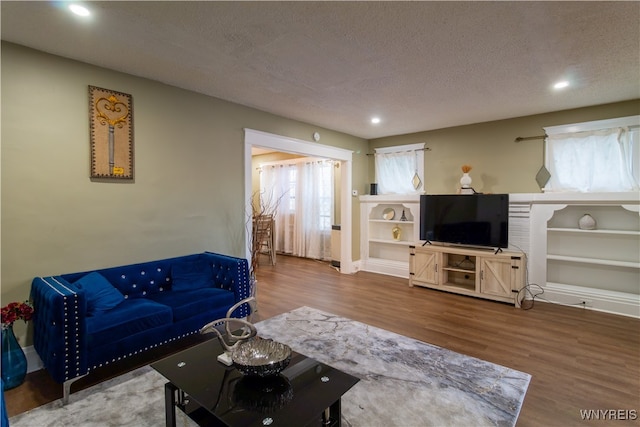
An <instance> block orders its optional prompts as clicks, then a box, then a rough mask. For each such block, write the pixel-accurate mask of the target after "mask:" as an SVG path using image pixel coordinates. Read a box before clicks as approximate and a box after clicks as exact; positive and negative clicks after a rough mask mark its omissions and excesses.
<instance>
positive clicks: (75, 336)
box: [31, 276, 88, 383]
mask: <svg viewBox="0 0 640 427" xmlns="http://www.w3.org/2000/svg"><path fill="white" fill-rule="evenodd" d="M31 300H32V301H33V305H34V314H33V331H34V333H33V346H34V348H35V350H36V352H37V353H38V355H39V356H40V358H41V359H42V362H43V363H44V366H45V368H46V369H47V371H49V373H50V374H51V376H52V377H53V379H54V380H55V381H56V382H58V383H63V382H65V381H68V380H70V379H73V378H76V377H79V376H82V375H85V374H86V373H87V372H88V366H87V357H86V356H87V324H86V314H87V302H86V298H85V293H84V291H82V290H79V289H78V288H76V287H75V286H73V285H72V284H70V283H69V282H68V281H66V280H65V279H63V278H62V277H60V276H48V277H36V278H35V279H33V282H32V283H31Z"/></svg>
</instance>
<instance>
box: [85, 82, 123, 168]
mask: <svg viewBox="0 0 640 427" xmlns="http://www.w3.org/2000/svg"><path fill="white" fill-rule="evenodd" d="M89 121H90V140H91V178H101V179H120V180H132V179H133V100H132V97H131V95H129V94H126V93H122V92H116V91H114V90H109V89H103V88H99V87H95V86H89Z"/></svg>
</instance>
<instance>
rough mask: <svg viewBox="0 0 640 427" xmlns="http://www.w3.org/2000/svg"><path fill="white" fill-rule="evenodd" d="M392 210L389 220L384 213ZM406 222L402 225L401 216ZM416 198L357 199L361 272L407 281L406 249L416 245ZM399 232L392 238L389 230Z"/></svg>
mask: <svg viewBox="0 0 640 427" xmlns="http://www.w3.org/2000/svg"><path fill="white" fill-rule="evenodd" d="M389 209H392V210H393V212H394V215H393V218H392V219H385V217H384V212H385V211H387V210H389ZM403 211H404V215H405V218H406V220H405V221H403V220H402V219H401V218H402V213H403ZM419 212H420V196H419V195H415V196H407V195H403V196H398V195H387V196H361V197H360V223H361V230H362V232H361V233H360V237H361V241H360V253H361V266H360V269H361V270H364V271H371V272H374V273H382V274H388V275H391V276H398V277H405V278H409V246H411V245H414V244H415V242H417V241H418V238H419V233H420V224H419V222H418V221H419V219H418V216H419ZM395 227H398V228H399V229H400V230H401V232H400V235H399V237H398V236H396V237H398V238H394V233H393V229H394V228H395Z"/></svg>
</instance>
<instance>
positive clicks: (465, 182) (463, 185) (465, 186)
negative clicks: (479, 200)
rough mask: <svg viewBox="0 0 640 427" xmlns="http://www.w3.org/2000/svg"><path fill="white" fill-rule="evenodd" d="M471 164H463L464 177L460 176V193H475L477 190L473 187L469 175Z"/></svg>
mask: <svg viewBox="0 0 640 427" xmlns="http://www.w3.org/2000/svg"><path fill="white" fill-rule="evenodd" d="M469 171H471V165H462V178H460V194H474V193H475V190H474V189H473V187H471V182H472V180H471V177H470V176H469Z"/></svg>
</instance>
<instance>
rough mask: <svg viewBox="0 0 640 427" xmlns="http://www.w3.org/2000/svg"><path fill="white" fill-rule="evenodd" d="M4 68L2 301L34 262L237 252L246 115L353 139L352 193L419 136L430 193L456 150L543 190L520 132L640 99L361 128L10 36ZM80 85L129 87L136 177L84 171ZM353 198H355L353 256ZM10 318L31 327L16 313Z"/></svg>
mask: <svg viewBox="0 0 640 427" xmlns="http://www.w3.org/2000/svg"><path fill="white" fill-rule="evenodd" d="M1 78H2V88H1V89H2V100H1V108H2V110H1V113H2V117H1V119H2V123H1V124H2V128H1V135H0V136H1V138H2V146H1V150H2V151H1V155H2V159H1V185H2V188H1V190H2V192H1V202H2V205H1V221H2V223H1V225H2V227H1V231H0V236H1V252H0V257H1V282H0V284H1V287H2V289H1V291H2V293H1V303H2V305H4V304H6V303H8V302H10V301H21V300H25V299H27V298H28V296H29V289H30V286H31V280H32V278H33V277H34V276H40V275H51V274H59V273H69V272H75V271H82V270H90V269H94V268H100V267H108V266H114V265H122V264H128V263H134V262H142V261H147V260H152V259H158V258H163V257H170V256H177V255H182V254H187V253H194V252H200V251H205V250H210V251H216V252H222V253H227V254H231V255H237V256H243V255H244V253H245V248H244V232H245V218H244V207H245V200H244V194H243V191H244V190H243V189H244V183H243V179H244V173H243V167H244V157H243V149H244V134H243V128H251V129H256V130H261V131H265V132H270V133H274V134H279V135H284V136H288V137H292V138H297V139H302V140H307V141H309V140H311V135H312V133H313V132H315V131H319V132H320V133H321V135H322V143H323V144H325V145H330V146H336V147H340V148H344V149H349V150H353V152H354V154H353V188H354V189H356V190H358V192H359V193H360V194H366V192H368V189H369V182H371V181H372V177H373V173H374V172H373V157H372V156H369V157H367V156H366V153H367V152H373V148H375V147H380V146H388V145H399V144H408V143H415V142H422V141H424V142H426V143H427V146H428V147H429V148H431V149H432V151H428V152H425V167H426V171H427V176H426V179H425V184H426V190H427V191H428V192H430V193H449V192H454V191H455V190H456V188H457V185H458V180H459V178H460V173H461V172H460V166H461V165H462V164H464V163H469V164H471V165H473V168H474V169H473V170H472V173H471V175H472V177H473V179H474V183H473V185H474V187H476V189H477V190H478V191H484V192H537V191H538V187H537V185H536V183H535V180H534V178H535V174H536V172H537V170H538V168H539V167H540V165H541V164H542V144H541V142H540V141H529V142H523V143H519V144H516V143H514V142H513V140H514V138H515V137H517V136H530V135H539V134H541V132H542V129H541V128H542V127H543V126H550V125H558V124H563V123H572V122H579V121H586V120H595V119H604V118H610V117H618V116H627V115H633V114H638V113H639V110H640V101H638V100H636V101H632V102H626V103H619V104H613V105H606V106H600V107H590V108H584V109H579V110H571V111H565V112H560V113H549V114H541V115H537V116H531V117H525V118H518V119H510V120H503V121H497V122H491V123H482V124H477V125H470V126H460V127H456V128H450V129H442V130H436V131H429V132H421V133H416V134H411V135H402V136H395V137H389V138H381V139H376V140H372V141H370V142H368V141H366V140H363V139H360V138H356V137H352V136H349V135H345V134H343V133H340V132H335V131H332V130H328V129H320V128H318V127H316V126H313V125H309V124H305V123H301V122H297V121H293V120H289V119H285V118H283V117H279V116H275V115H272V114H267V113H264V112H261V111H258V110H255V109H251V108H248V107H243V106H240V105H237V104H233V103H229V102H225V101H222V100H219V99H216V98H212V97H209V96H204V95H201V94H197V93H194V92H189V91H186V90H182V89H178V88H175V87H171V86H167V85H164V84H162V83H159V82H154V81H150V80H146V79H142V78H138V77H134V76H131V75H126V74H122V73H118V72H115V71H111V70H107V69H102V68H98V67H94V66H90V65H87V64H83V63H79V62H75V61H71V60H67V59H64V58H61V57H57V56H52V55H48V54H45V53H42V52H38V51H35V50H31V49H27V48H23V47H21V46H17V45H13V44H10V43H5V42H3V43H2V75H1ZM88 85H94V86H99V87H104V88H107V89H112V90H116V91H120V92H125V93H129V94H131V95H133V105H134V135H135V182H132V183H123V182H113V183H104V182H102V183H99V182H91V180H90V179H89V127H88V126H89V125H88V89H87V86H88ZM359 210H360V206H359V203H358V200H357V198H353V221H352V227H353V235H352V245H353V252H352V256H353V259H354V260H357V259H359V253H360V246H359V228H360V225H359V218H360V215H359ZM16 331H17V333H18V335H19V336H23V335H25V330H24V329H23V324H22V323H21V322H18V323H16ZM29 341H30V340H29V339H28V338H27V340H26V344H27V345H29V344H30V342H29ZM23 342H24V341H23ZM23 345H24V344H23Z"/></svg>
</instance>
